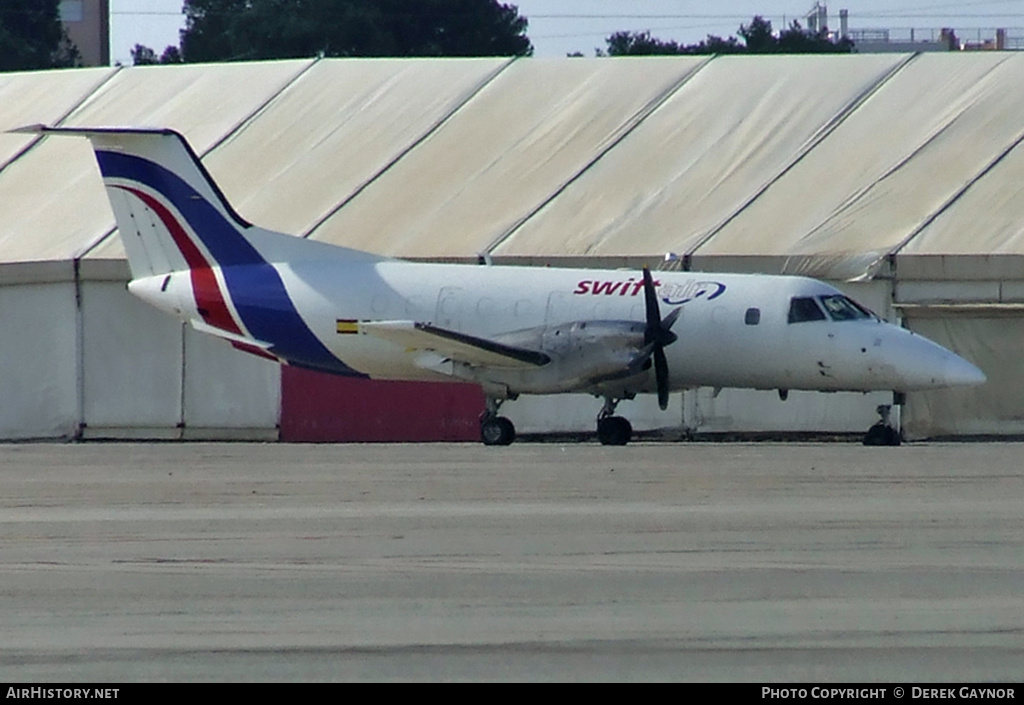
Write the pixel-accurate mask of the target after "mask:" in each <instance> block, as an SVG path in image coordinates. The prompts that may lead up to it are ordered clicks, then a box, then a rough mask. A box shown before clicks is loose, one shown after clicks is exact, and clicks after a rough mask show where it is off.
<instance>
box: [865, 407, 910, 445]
mask: <svg viewBox="0 0 1024 705" xmlns="http://www.w3.org/2000/svg"><path fill="white" fill-rule="evenodd" d="M876 411H877V412H878V415H879V416H880V417H881V418H880V419H879V421H878V423H876V424H875V425H874V426H872V427H871V428H869V429H868V432H867V433H866V434H864V445H866V446H898V445H899V444H900V442H901V440H902V439H901V438H900V432H899V431H897V430H896V429H895V428H894V427H893V425H892V422H891V421H890V414H891V413H892V404H881V405H879V406H878V408H877V409H876Z"/></svg>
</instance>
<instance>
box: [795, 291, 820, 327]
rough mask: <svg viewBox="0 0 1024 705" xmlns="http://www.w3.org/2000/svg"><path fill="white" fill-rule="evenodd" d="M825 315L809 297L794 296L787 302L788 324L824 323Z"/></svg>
mask: <svg viewBox="0 0 1024 705" xmlns="http://www.w3.org/2000/svg"><path fill="white" fill-rule="evenodd" d="M824 320H825V313H824V312H823V311H822V310H821V308H820V307H819V306H818V302H817V301H815V300H814V299H812V298H811V297H809V296H806V297H803V296H796V297H794V298H793V300H792V301H790V302H789V322H790V323H804V322H806V321H824Z"/></svg>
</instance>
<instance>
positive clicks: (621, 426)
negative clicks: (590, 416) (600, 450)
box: [597, 397, 633, 446]
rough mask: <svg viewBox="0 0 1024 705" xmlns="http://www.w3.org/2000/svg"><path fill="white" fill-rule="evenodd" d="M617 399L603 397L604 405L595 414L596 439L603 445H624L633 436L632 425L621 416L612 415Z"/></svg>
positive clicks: (617, 402)
mask: <svg viewBox="0 0 1024 705" xmlns="http://www.w3.org/2000/svg"><path fill="white" fill-rule="evenodd" d="M619 401H620V400H619V399H612V398H611V397H605V399H604V406H603V407H602V408H601V412H600V413H599V414H598V415H597V440H599V441H601V445H603V446H624V445H626V444H627V443H629V440H630V439H631V438H632V437H633V427H632V426H631V425H630V423H629V421H627V420H626V419H624V418H623V417H621V416H613V414H614V413H615V407H616V406H618V404H619Z"/></svg>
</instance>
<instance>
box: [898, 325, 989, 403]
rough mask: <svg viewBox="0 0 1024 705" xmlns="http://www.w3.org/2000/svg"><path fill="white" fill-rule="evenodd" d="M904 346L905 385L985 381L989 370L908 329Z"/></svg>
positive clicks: (959, 384)
mask: <svg viewBox="0 0 1024 705" xmlns="http://www.w3.org/2000/svg"><path fill="white" fill-rule="evenodd" d="M904 333H906V334H907V338H905V339H904V341H903V346H902V349H901V350H900V355H899V357H900V361H901V364H900V366H899V367H900V369H901V372H902V374H901V377H902V378H903V383H904V387H905V388H904V389H903V390H902V391H915V390H926V389H946V388H948V387H970V386H975V385H979V384H984V383H985V380H986V377H985V373H984V372H982V371H981V370H979V369H978V368H977V367H975V366H974V365H973V364H971V363H970V362H968V361H967V360H965V359H963V358H962V357H960V356H959V355H957V354H956V353H954V352H952V351H951V350H947V349H946V348H944V347H942V346H941V345H939V344H938V343H935V342H932V341H931V340H928V338H925V337H924V336H922V335H917V334H916V333H910V332H909V331H904Z"/></svg>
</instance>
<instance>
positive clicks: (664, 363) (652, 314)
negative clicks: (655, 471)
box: [644, 267, 682, 411]
mask: <svg viewBox="0 0 1024 705" xmlns="http://www.w3.org/2000/svg"><path fill="white" fill-rule="evenodd" d="M644 309H645V313H646V317H647V325H646V326H645V327H644V350H645V351H646V350H650V354H651V355H652V357H653V358H654V380H655V383H656V384H657V389H658V406H660V407H661V410H662V411H664V410H665V409H667V408H668V396H669V386H668V384H669V380H668V359H667V358H666V357H665V346H666V345H671V344H672V343H674V342H676V340H678V339H679V336H677V335H676V334H675V333H673V332H672V330H671V328H672V326H673V325H674V324H675V322H676V319H678V318H679V314H680V313H682V307H678V308H676V309H674V310H673V311H671V312H670V313H669V314H668V315H667V316H665V319H664V320H662V318H661V310H660V309H659V307H658V292H657V291H655V289H654V277H652V276H651V270H649V269H648V268H647V267H644Z"/></svg>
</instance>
